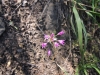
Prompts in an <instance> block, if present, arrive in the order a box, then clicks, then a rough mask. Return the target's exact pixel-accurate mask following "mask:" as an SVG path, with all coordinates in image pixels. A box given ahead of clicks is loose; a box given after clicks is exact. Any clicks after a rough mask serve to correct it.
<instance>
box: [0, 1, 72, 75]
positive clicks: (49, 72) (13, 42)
mask: <svg viewBox="0 0 100 75" xmlns="http://www.w3.org/2000/svg"><path fill="white" fill-rule="evenodd" d="M24 2H25V0H23V1H21V0H4V1H3V0H2V1H1V2H0V8H1V9H0V15H1V16H0V17H1V18H2V19H3V20H2V21H3V23H4V24H5V31H4V33H3V34H2V35H1V36H0V75H64V74H65V73H64V72H65V71H66V72H67V74H68V75H73V73H74V69H73V67H72V63H71V59H70V60H69V58H70V57H71V54H70V45H69V43H70V41H69V37H68V36H69V29H68V26H67V25H65V24H64V21H63V16H62V12H61V7H58V6H59V5H60V6H61V3H59V2H58V3H57V1H52V0H51V1H49V0H28V1H27V2H26V3H24ZM57 8H59V10H58V9H57ZM59 12H61V13H59ZM52 16H53V17H52ZM66 16H68V15H66ZM49 17H50V18H49ZM58 17H59V18H58ZM61 18H62V19H61ZM62 29H64V30H65V31H66V34H67V35H64V36H62V37H61V38H62V39H65V40H66V44H65V46H62V47H60V48H58V51H57V53H56V55H55V57H54V55H53V53H52V54H51V56H50V57H48V56H47V50H46V49H42V48H41V43H42V42H43V33H45V34H49V33H51V32H53V31H54V30H56V31H57V32H58V31H60V30H62ZM54 52H56V51H54ZM60 67H61V68H63V70H61V68H60Z"/></svg>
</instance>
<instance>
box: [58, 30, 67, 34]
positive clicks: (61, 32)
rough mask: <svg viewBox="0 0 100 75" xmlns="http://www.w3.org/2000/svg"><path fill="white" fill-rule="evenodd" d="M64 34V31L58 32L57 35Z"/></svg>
mask: <svg viewBox="0 0 100 75" xmlns="http://www.w3.org/2000/svg"><path fill="white" fill-rule="evenodd" d="M64 33H65V31H64V30H62V31H60V32H59V33H58V34H57V35H63V34H64Z"/></svg>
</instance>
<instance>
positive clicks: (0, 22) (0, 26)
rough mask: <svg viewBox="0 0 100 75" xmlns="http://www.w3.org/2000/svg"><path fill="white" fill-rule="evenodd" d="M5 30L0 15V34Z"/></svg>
mask: <svg viewBox="0 0 100 75" xmlns="http://www.w3.org/2000/svg"><path fill="white" fill-rule="evenodd" d="M4 31H5V23H4V21H3V18H2V17H0V35H1V34H2V33H3V32H4Z"/></svg>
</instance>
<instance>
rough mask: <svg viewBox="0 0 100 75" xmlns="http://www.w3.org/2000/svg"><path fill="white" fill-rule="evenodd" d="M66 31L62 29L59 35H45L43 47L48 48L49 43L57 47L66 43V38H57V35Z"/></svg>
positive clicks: (60, 34) (49, 52) (49, 51)
mask: <svg viewBox="0 0 100 75" xmlns="http://www.w3.org/2000/svg"><path fill="white" fill-rule="evenodd" d="M64 33H65V32H64V31H63V30H62V31H60V32H59V33H58V34H57V35H55V34H54V33H52V34H50V35H44V42H43V43H42V45H41V46H42V48H46V47H47V46H48V44H49V43H50V44H52V45H54V47H55V48H57V47H59V46H60V45H64V43H65V40H57V38H56V36H62V35H63V34H64ZM50 54H51V50H50V49H49V50H48V56H50Z"/></svg>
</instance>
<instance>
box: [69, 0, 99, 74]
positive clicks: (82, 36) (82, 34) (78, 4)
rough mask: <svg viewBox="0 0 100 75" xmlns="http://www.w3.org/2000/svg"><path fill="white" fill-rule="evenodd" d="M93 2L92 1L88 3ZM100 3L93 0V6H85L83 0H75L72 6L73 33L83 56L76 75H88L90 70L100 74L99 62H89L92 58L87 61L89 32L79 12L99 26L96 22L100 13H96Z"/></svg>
mask: <svg viewBox="0 0 100 75" xmlns="http://www.w3.org/2000/svg"><path fill="white" fill-rule="evenodd" d="M88 2H91V1H88ZM98 2H99V0H92V4H91V3H90V4H91V6H88V5H85V4H83V3H82V0H73V1H72V4H73V7H72V12H73V15H74V16H72V17H71V19H70V20H71V26H72V29H73V32H74V33H75V35H76V37H77V41H78V44H79V49H80V55H81V59H80V60H81V61H80V63H79V65H78V66H77V67H76V73H75V75H80V74H81V75H88V74H89V73H88V68H93V69H95V70H96V72H97V73H98V74H100V69H99V68H98V66H97V63H98V62H99V61H96V62H95V63H91V62H87V61H86V60H89V61H91V60H90V58H87V59H86V54H87V52H86V48H87V41H88V38H87V31H86V28H85V25H84V22H83V20H82V18H81V17H80V15H81V14H79V11H78V10H82V11H84V12H85V13H86V14H87V15H88V16H89V17H91V18H93V21H94V23H97V24H98V25H99V23H98V22H97V20H96V16H98V17H100V13H98V12H96V8H97V3H98ZM86 6H87V7H90V8H91V10H87V9H86ZM73 19H75V22H73ZM90 57H92V58H94V56H93V54H90ZM85 59H86V60H85ZM96 59H97V57H95V58H94V60H96Z"/></svg>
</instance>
